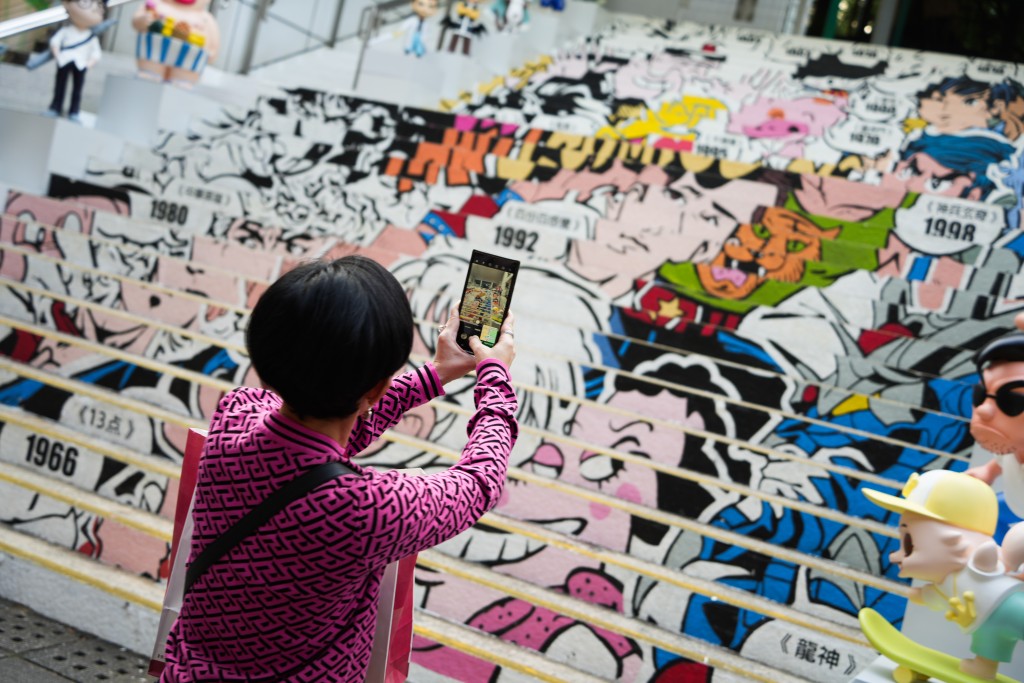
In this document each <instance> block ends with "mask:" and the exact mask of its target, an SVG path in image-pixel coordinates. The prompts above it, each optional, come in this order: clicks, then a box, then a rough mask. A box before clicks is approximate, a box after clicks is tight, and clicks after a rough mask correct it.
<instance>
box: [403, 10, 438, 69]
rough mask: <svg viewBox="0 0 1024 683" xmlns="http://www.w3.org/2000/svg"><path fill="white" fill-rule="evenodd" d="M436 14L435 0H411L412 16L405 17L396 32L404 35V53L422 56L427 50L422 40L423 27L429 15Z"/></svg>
mask: <svg viewBox="0 0 1024 683" xmlns="http://www.w3.org/2000/svg"><path fill="white" fill-rule="evenodd" d="M435 14H437V0H412V16H411V17H409V18H408V19H406V20H405V21H404V22H403V23H402V26H401V28H399V31H398V33H399V34H401V35H404V36H405V54H407V55H416V56H417V57H422V56H423V55H425V54H426V52H427V47H426V44H425V43H424V41H423V28H424V25H425V23H426V21H427V19H429V18H430V17H432V16H434V15H435Z"/></svg>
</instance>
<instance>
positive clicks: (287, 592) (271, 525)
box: [160, 360, 518, 683]
mask: <svg viewBox="0 0 1024 683" xmlns="http://www.w3.org/2000/svg"><path fill="white" fill-rule="evenodd" d="M443 391H444V390H443V389H442V386H441V382H440V380H439V379H438V376H437V372H436V371H435V369H434V367H433V366H432V365H430V364H427V365H425V366H423V367H421V368H419V369H417V370H415V371H412V372H409V373H406V374H404V375H402V376H400V377H398V378H396V379H395V380H394V382H393V383H392V387H391V389H390V390H389V391H388V392H387V393H386V394H385V396H384V398H383V399H382V400H381V401H380V403H379V404H378V405H377V406H376V408H375V409H374V412H373V417H372V418H371V419H370V420H365V419H363V418H360V419H359V420H357V421H356V425H355V427H354V429H353V431H352V435H351V437H350V439H349V444H348V447H347V448H345V449H342V448H341V447H340V446H338V444H336V443H334V442H332V441H330V440H329V439H327V438H326V437H324V436H322V435H320V434H318V433H317V432H313V431H311V430H308V429H306V428H304V427H302V426H301V425H299V424H298V423H296V422H293V421H292V420H289V419H288V418H286V417H284V416H282V415H281V414H280V412H279V408H280V407H281V399H280V398H278V397H277V396H276V395H274V394H273V393H270V392H268V391H265V390H261V389H252V388H241V389H236V390H235V391H232V392H231V393H229V394H227V395H226V396H225V397H224V398H223V399H222V400H221V402H220V405H219V406H218V408H217V412H216V413H214V415H213V418H212V420H211V422H210V432H209V436H208V437H207V440H206V449H205V452H204V454H203V458H202V461H201V465H200V469H199V478H198V483H197V485H196V492H195V503H194V504H195V507H194V512H193V518H194V522H195V530H194V536H193V543H192V551H191V553H190V556H189V562H192V561H194V560H195V559H196V557H197V556H198V554H199V552H200V551H202V549H203V548H204V547H206V545H207V544H208V543H210V542H211V541H213V540H214V539H215V538H217V537H219V536H220V535H221V534H223V533H224V531H226V530H227V529H228V528H229V527H230V526H231V525H232V524H234V523H235V522H236V521H238V519H240V518H241V517H242V516H243V515H245V514H246V513H247V512H248V511H249V510H250V509H252V508H253V507H254V506H255V505H257V504H259V503H260V502H261V501H262V500H263V499H264V498H265V497H266V496H267V495H268V494H270V493H271V492H272V491H275V490H276V489H278V488H279V487H281V486H283V485H284V484H285V483H287V482H288V481H290V480H291V479H293V478H294V477H295V476H297V475H298V474H299V473H301V471H303V470H306V469H308V468H310V467H312V466H314V465H318V464H321V463H324V462H327V461H330V460H342V461H344V462H345V463H346V464H349V465H351V466H352V468H353V469H354V470H355V471H356V472H357V474H356V475H343V476H341V477H339V478H337V479H335V480H332V481H331V482H328V483H326V484H323V485H322V486H320V487H318V488H316V489H315V490H314V491H312V492H311V493H310V494H309V495H307V496H306V497H305V498H303V499H300V500H298V501H295V502H294V503H292V504H291V505H289V506H288V507H287V508H285V509H284V510H282V511H281V512H279V513H278V514H277V515H276V516H275V517H274V518H273V519H271V520H270V521H269V522H267V523H266V524H265V525H264V526H262V527H261V528H260V530H259V532H258V533H256V534H255V535H253V536H251V537H249V538H247V539H246V540H244V541H243V542H242V543H240V544H239V545H238V546H236V547H235V548H234V549H233V550H232V551H231V552H230V553H229V554H228V555H227V556H225V557H224V558H222V559H221V560H220V561H219V562H217V563H215V564H214V565H213V566H211V567H210V569H209V570H208V571H207V572H206V574H204V575H203V576H202V577H201V578H200V579H199V580H198V581H197V582H196V584H195V585H194V586H193V588H192V590H191V592H189V594H188V595H186V596H185V601H184V604H183V605H182V611H181V615H180V616H179V617H178V620H177V622H176V623H175V625H174V629H173V630H172V631H171V635H170V638H169V639H168V643H167V666H166V668H165V670H164V672H163V676H162V677H161V679H160V680H161V681H163V682H164V683H169V682H171V681H175V682H177V681H190V682H199V681H225V682H230V681H249V682H257V681H267V682H269V681H316V682H318V683H324V682H327V681H337V682H342V681H344V682H349V681H360V682H361V681H362V680H363V677H364V675H365V671H366V667H367V666H368V663H369V655H370V647H371V645H372V639H373V629H374V623H375V620H376V617H377V607H376V606H377V598H378V592H379V588H380V580H381V575H382V574H383V571H384V567H385V566H386V565H388V564H389V563H391V562H393V561H395V560H397V559H400V558H402V557H406V556H408V555H411V554H413V553H416V552H419V551H421V550H425V549H427V548H430V547H431V546H434V545H437V544H438V543H441V542H442V541H445V540H447V539H449V538H452V537H453V536H455V535H456V534H458V533H460V532H462V531H464V530H466V529H468V528H469V527H470V526H472V525H473V524H474V523H475V522H476V521H477V520H478V519H479V518H480V517H481V516H482V515H483V514H484V513H485V512H487V511H488V510H490V509H491V508H493V507H494V506H495V505H496V504H497V503H498V499H499V498H500V496H501V493H502V490H503V487H504V484H505V473H506V469H507V466H508V456H509V453H510V452H511V450H512V445H513V444H514V443H515V440H516V437H517V435H518V426H517V424H516V419H515V413H516V408H517V402H516V395H515V391H514V390H513V388H512V384H511V380H510V377H509V373H508V369H507V368H506V367H505V366H504V364H502V363H501V362H500V361H497V360H487V361H484V362H482V363H481V364H480V365H479V366H478V367H477V384H476V390H475V392H476V393H475V399H476V406H477V411H476V413H475V414H474V415H473V417H472V418H471V420H470V422H469V442H468V444H467V445H466V448H465V450H464V451H463V453H462V457H461V459H460V460H459V462H458V463H457V464H456V465H454V466H452V467H451V468H450V469H448V470H446V471H444V472H441V473H438V474H431V475H429V476H425V477H412V476H406V475H403V474H401V473H398V472H386V473H381V472H377V471H374V470H372V469H369V468H363V467H360V466H359V465H358V464H357V463H356V462H353V461H352V460H351V458H352V457H353V456H354V455H356V454H357V453H359V452H360V451H361V450H363V449H364V448H366V446H367V445H369V444H370V443H371V442H372V441H373V440H375V439H376V438H377V437H378V436H380V434H381V433H382V432H384V431H385V430H386V429H388V428H389V427H391V426H393V425H394V424H396V423H397V422H398V420H399V419H400V418H401V416H402V414H403V413H404V412H405V411H406V410H409V409H410V408H414V407H416V406H418V405H421V404H423V403H425V402H427V401H429V400H430V399H432V398H434V397H436V396H440V395H442V394H443Z"/></svg>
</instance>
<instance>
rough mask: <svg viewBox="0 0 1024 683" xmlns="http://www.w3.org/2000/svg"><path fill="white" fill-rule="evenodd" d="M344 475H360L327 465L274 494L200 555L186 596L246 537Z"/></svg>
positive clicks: (340, 465)
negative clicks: (297, 502) (296, 502)
mask: <svg viewBox="0 0 1024 683" xmlns="http://www.w3.org/2000/svg"><path fill="white" fill-rule="evenodd" d="M343 474H356V471H355V470H353V469H352V468H351V467H349V466H348V465H346V464H344V463H341V462H337V461H332V462H327V463H324V464H322V465H317V466H316V467H313V468H311V469H309V470H306V472H304V473H303V474H300V475H299V476H298V477H295V478H294V479H292V480H291V481H290V482H288V483H287V484H285V485H284V486H282V487H281V488H279V489H278V490H276V491H274V492H273V493H271V494H270V495H269V496H267V498H266V500H264V501H263V502H262V503H260V504H259V505H257V506H256V507H254V508H253V509H252V510H250V511H249V512H248V514H246V515H245V516H244V517H242V518H241V519H240V520H238V521H237V522H235V524H234V526H232V527H231V528H230V529H228V530H227V531H225V532H224V534H223V535H221V536H220V537H218V538H217V539H216V540H214V541H213V542H212V543H210V544H209V545H208V546H206V547H205V548H203V552H201V553H199V557H197V558H196V560H195V562H193V563H192V564H191V565H189V567H188V571H187V572H186V573H185V590H184V593H188V592H189V590H190V589H191V588H192V584H194V583H195V582H196V581H198V580H199V577H200V576H202V575H203V574H204V573H205V572H206V570H207V569H209V568H210V566H211V565H212V564H214V563H215V562H216V561H217V560H219V559H220V558H222V557H223V556H224V555H226V554H227V553H228V551H230V550H231V549H232V548H234V547H235V546H236V545H238V544H239V543H241V542H242V540H243V539H244V538H245V537H247V536H251V535H252V534H253V533H254V532H255V531H256V530H257V529H259V528H260V527H261V526H263V525H264V524H265V523H266V522H267V521H268V520H269V519H270V518H271V517H273V516H274V515H276V514H277V513H278V512H280V511H281V510H282V509H283V508H284V507H285V506H286V505H288V504H289V503H291V502H292V501H295V500H298V499H299V498H301V497H302V496H304V495H305V494H306V493H309V492H310V491H312V490H313V489H315V488H316V487H317V486H319V485H320V484H323V483H326V482H328V481H330V480H331V479H335V478H337V477H340V476H341V475H343Z"/></svg>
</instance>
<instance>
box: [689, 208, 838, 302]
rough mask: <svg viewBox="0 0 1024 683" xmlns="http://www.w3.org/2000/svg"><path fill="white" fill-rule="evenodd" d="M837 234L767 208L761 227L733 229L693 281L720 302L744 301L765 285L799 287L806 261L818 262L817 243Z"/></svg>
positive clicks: (818, 248) (784, 211) (703, 264)
mask: <svg viewBox="0 0 1024 683" xmlns="http://www.w3.org/2000/svg"><path fill="white" fill-rule="evenodd" d="M839 231H840V229H839V228H832V229H829V230H825V229H822V228H819V227H818V226H817V225H815V224H814V223H812V222H811V221H809V220H808V219H806V218H804V217H803V216H800V215H799V214H796V213H793V212H792V211H789V210H787V209H782V208H779V207H769V208H768V209H766V210H765V214H764V219H763V220H762V222H761V223H754V224H749V223H745V224H742V225H740V226H739V227H738V228H736V231H735V232H734V233H733V234H732V236H730V237H729V238H728V239H727V240H726V241H725V244H724V245H723V246H722V251H721V252H719V254H718V256H716V257H715V258H714V259H712V261H711V263H706V264H705V263H701V264H697V278H698V280H699V281H700V283H701V285H703V286H704V288H705V289H706V290H707V291H708V292H710V293H711V294H714V295H716V296H719V297H721V298H723V299H745V298H746V297H748V296H750V295H751V294H752V293H753V292H754V290H756V289H757V288H758V287H760V286H761V284H762V283H763V282H765V281H766V280H779V281H782V282H798V281H799V280H800V278H802V277H803V275H804V271H805V269H806V265H807V262H808V261H818V260H820V259H821V240H822V239H835V237H836V236H837V235H838V234H839Z"/></svg>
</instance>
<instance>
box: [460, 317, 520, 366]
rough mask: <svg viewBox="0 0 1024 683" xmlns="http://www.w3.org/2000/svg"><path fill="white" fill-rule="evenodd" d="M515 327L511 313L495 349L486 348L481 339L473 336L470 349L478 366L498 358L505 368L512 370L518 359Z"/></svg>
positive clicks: (470, 340) (503, 326)
mask: <svg viewBox="0 0 1024 683" xmlns="http://www.w3.org/2000/svg"><path fill="white" fill-rule="evenodd" d="M514 326H515V316H514V315H512V313H509V314H508V316H506V317H505V322H504V324H502V326H501V333H500V334H499V335H498V343H497V344H495V345H494V346H493V347H490V346H484V343H483V342H482V341H480V337H477V336H472V337H470V338H469V348H471V349H473V354H474V355H475V357H476V358H475V362H476V363H477V364H479V363H482V362H483V361H485V360H486V359H488V358H496V359H498V360H500V361H501V362H502V363H504V364H505V367H508V368H511V367H512V361H513V360H515V357H516V339H515V333H514V332H513V329H512V328H513V327H514Z"/></svg>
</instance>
